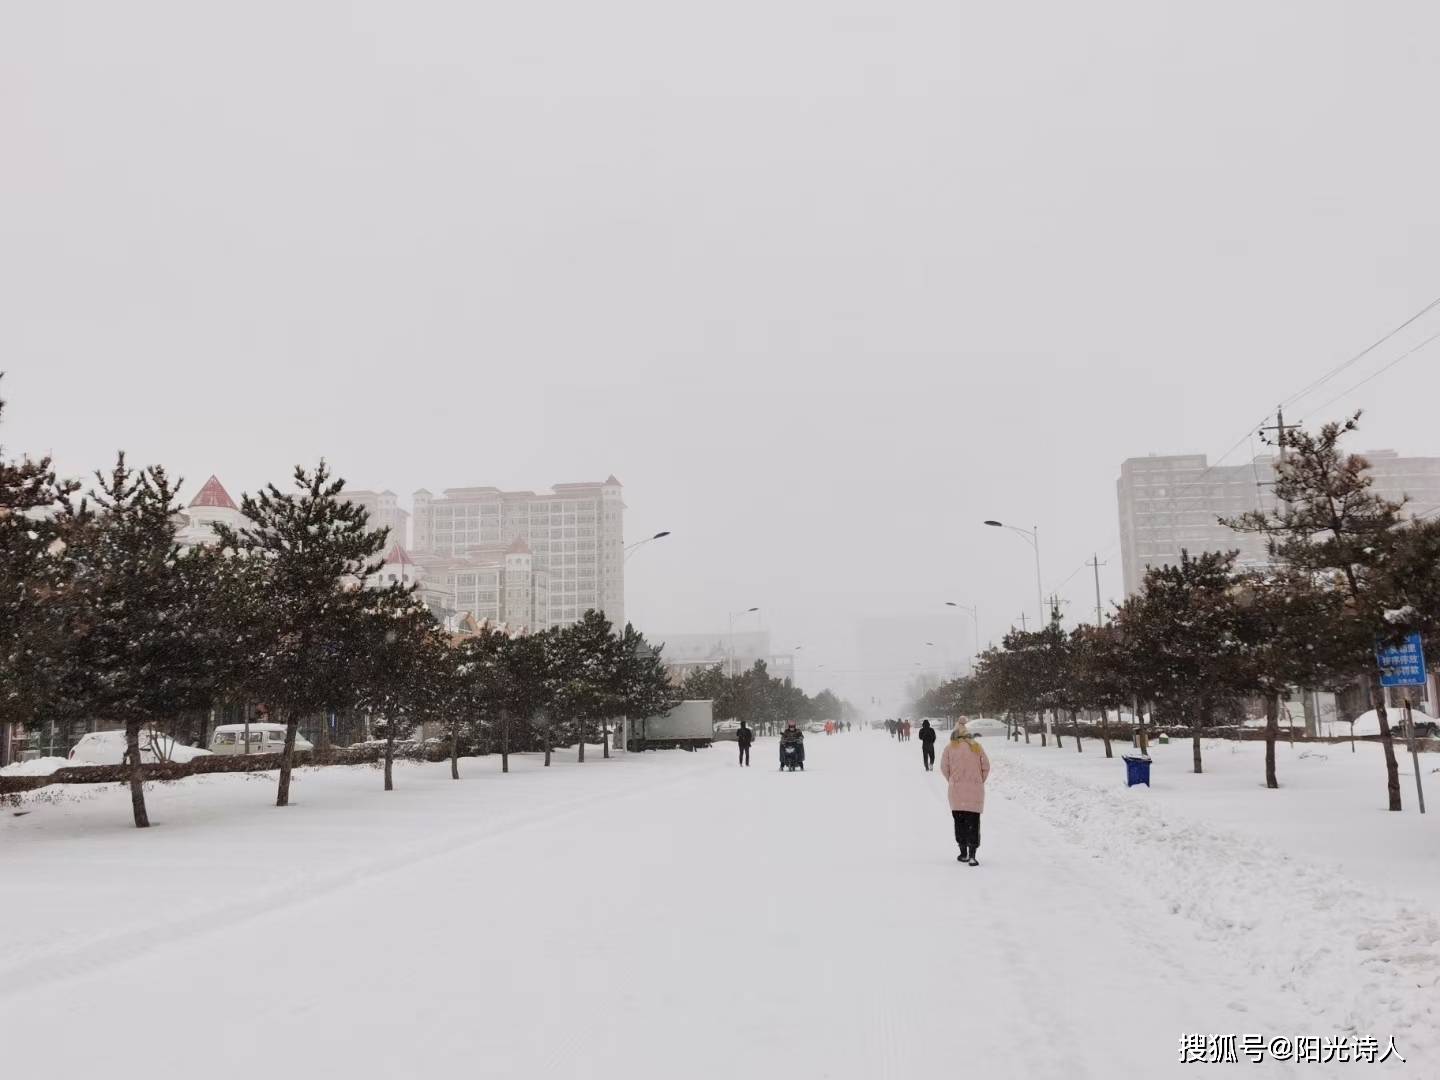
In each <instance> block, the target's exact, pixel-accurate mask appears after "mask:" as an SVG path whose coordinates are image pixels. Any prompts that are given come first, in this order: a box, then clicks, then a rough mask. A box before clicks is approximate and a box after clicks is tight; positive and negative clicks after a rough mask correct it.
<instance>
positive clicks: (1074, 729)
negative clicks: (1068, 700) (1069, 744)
mask: <svg viewBox="0 0 1440 1080" xmlns="http://www.w3.org/2000/svg"><path fill="white" fill-rule="evenodd" d="M1070 731H1071V733H1072V734H1073V735H1074V736H1075V752H1076V753H1077V754H1083V753H1084V752H1085V746H1084V744H1082V743H1081V742H1080V714H1079V712H1077V711H1076V710H1075V709H1071V710H1070Z"/></svg>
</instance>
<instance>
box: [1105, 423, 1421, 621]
mask: <svg viewBox="0 0 1440 1080" xmlns="http://www.w3.org/2000/svg"><path fill="white" fill-rule="evenodd" d="M1360 456H1361V457H1363V458H1365V459H1366V460H1367V461H1368V462H1369V463H1370V466H1371V469H1370V475H1371V476H1372V477H1374V490H1375V492H1376V493H1377V494H1380V495H1383V496H1385V497H1386V498H1389V499H1395V500H1397V501H1398V500H1401V499H1408V502H1407V505H1406V512H1407V513H1409V514H1423V513H1426V512H1427V511H1429V510H1433V509H1436V508H1437V507H1440V457H1401V456H1400V455H1399V454H1398V453H1396V452H1395V451H1394V450H1367V451H1365V452H1363V453H1362V454H1361V455H1360ZM1275 460H1276V459H1275V456H1274V455H1270V454H1267V455H1262V456H1260V457H1256V458H1255V459H1254V460H1253V461H1249V462H1246V463H1245V464H1243V465H1217V466H1215V467H1213V468H1212V467H1210V466H1209V465H1208V464H1207V463H1206V458H1205V455H1204V454H1166V455H1160V454H1152V455H1150V456H1149V457H1138V458H1128V459H1127V460H1126V461H1124V462H1123V463H1122V464H1121V466H1120V479H1119V480H1118V481H1117V482H1116V494H1117V497H1118V501H1119V508H1120V550H1121V556H1122V559H1123V563H1124V579H1125V592H1126V595H1129V594H1131V593H1134V592H1136V591H1137V590H1138V589H1139V588H1140V586H1141V584H1142V582H1143V581H1144V580H1145V571H1146V570H1147V569H1148V568H1149V567H1151V566H1164V565H1173V564H1174V563H1176V562H1179V560H1180V552H1181V550H1182V549H1183V550H1186V551H1189V552H1190V553H1191V554H1198V553H1199V552H1202V551H1232V550H1238V551H1239V552H1240V560H1239V561H1240V563H1241V565H1243V566H1252V567H1255V566H1263V565H1265V563H1266V561H1267V558H1268V556H1267V554H1266V550H1265V539H1264V537H1263V536H1259V535H1256V534H1254V533H1239V532H1235V531H1234V530H1233V529H1230V528H1228V527H1226V526H1224V525H1222V524H1220V519H1221V518H1232V517H1237V516H1239V515H1240V514H1243V513H1245V512H1246V511H1249V510H1271V509H1273V508H1274V505H1275V497H1274V494H1273V486H1272V485H1273V482H1274V480H1275Z"/></svg>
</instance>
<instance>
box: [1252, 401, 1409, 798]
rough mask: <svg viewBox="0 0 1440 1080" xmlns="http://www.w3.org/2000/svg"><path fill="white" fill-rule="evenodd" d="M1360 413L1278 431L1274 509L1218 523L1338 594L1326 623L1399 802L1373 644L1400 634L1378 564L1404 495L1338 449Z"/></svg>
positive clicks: (1383, 564) (1388, 547)
mask: <svg viewBox="0 0 1440 1080" xmlns="http://www.w3.org/2000/svg"><path fill="white" fill-rule="evenodd" d="M1359 419H1360V414H1359V413H1356V414H1355V415H1354V416H1353V417H1351V418H1350V419H1349V420H1347V421H1345V422H1343V423H1339V422H1336V423H1329V424H1325V425H1324V426H1323V427H1321V429H1320V431H1319V432H1318V433H1311V432H1307V431H1304V430H1299V429H1297V430H1292V431H1287V432H1285V433H1284V436H1283V438H1282V440H1281V448H1282V449H1283V450H1284V451H1285V454H1284V456H1283V457H1282V458H1281V460H1280V461H1279V462H1277V464H1276V467H1275V468H1276V480H1275V489H1274V490H1275V498H1276V500H1277V503H1276V507H1275V509H1274V510H1272V511H1268V512H1262V511H1253V512H1251V513H1249V514H1245V515H1243V516H1241V517H1239V518H1236V519H1234V520H1232V521H1229V522H1227V524H1228V525H1230V526H1231V527H1232V528H1235V529H1238V530H1241V531H1248V532H1259V533H1263V534H1265V536H1266V538H1267V540H1268V547H1269V550H1270V556H1271V558H1272V559H1273V560H1274V561H1275V563H1276V564H1277V565H1279V566H1282V567H1284V568H1286V569H1287V570H1288V571H1289V572H1291V573H1294V574H1296V575H1300V576H1303V577H1305V578H1307V579H1309V580H1310V581H1312V582H1314V583H1316V584H1317V585H1321V586H1327V587H1330V588H1334V589H1336V590H1338V591H1339V592H1340V594H1341V596H1342V597H1343V599H1344V603H1345V618H1344V619H1343V620H1341V622H1340V623H1338V624H1336V625H1333V626H1331V627H1328V628H1326V629H1327V632H1330V633H1334V634H1337V635H1343V636H1344V638H1345V640H1346V641H1347V642H1349V643H1350V645H1351V649H1350V663H1349V668H1350V671H1351V673H1352V675H1354V676H1358V677H1360V678H1363V679H1364V681H1365V683H1366V685H1367V686H1368V688H1369V691H1370V704H1371V707H1372V708H1374V710H1375V712H1376V715H1377V716H1378V717H1379V720H1380V743H1381V745H1382V747H1383V748H1384V753H1385V774H1386V791H1387V794H1388V797H1389V807H1390V809H1391V810H1399V809H1400V808H1401V802H1400V766H1399V762H1398V761H1397V760H1396V757H1395V742H1394V739H1393V737H1392V735H1391V731H1390V722H1389V718H1388V716H1387V714H1386V709H1385V691H1384V688H1383V687H1382V686H1381V684H1380V667H1379V664H1378V662H1377V661H1376V658H1375V648H1376V646H1377V645H1378V644H1381V643H1384V642H1387V641H1392V640H1394V639H1395V638H1396V637H1397V636H1398V635H1399V634H1400V633H1401V632H1402V628H1401V627H1400V626H1399V625H1397V624H1396V623H1395V622H1393V621H1391V620H1389V619H1387V618H1386V613H1387V611H1390V610H1392V609H1393V608H1394V607H1395V606H1396V604H1395V600H1396V597H1395V594H1394V592H1393V589H1392V582H1391V581H1390V580H1389V579H1388V578H1387V574H1386V571H1387V567H1388V566H1389V564H1390V561H1391V558H1392V556H1393V554H1394V552H1395V548H1396V544H1397V540H1398V534H1399V532H1400V530H1399V526H1400V525H1401V522H1402V518H1401V511H1402V510H1403V509H1404V503H1403V502H1394V501H1392V500H1390V499H1386V498H1383V497H1382V496H1380V495H1377V494H1376V493H1375V492H1374V490H1372V487H1371V484H1372V480H1371V477H1370V465H1369V462H1367V461H1366V460H1365V459H1364V458H1363V457H1360V456H1358V455H1355V454H1349V453H1346V452H1345V451H1344V450H1343V449H1342V448H1341V445H1340V443H1341V440H1342V439H1343V438H1344V437H1345V436H1346V435H1347V434H1349V433H1350V432H1352V431H1354V430H1355V429H1356V428H1357V426H1358V425H1359Z"/></svg>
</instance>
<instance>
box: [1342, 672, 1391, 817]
mask: <svg viewBox="0 0 1440 1080" xmlns="http://www.w3.org/2000/svg"><path fill="white" fill-rule="evenodd" d="M1370 700H1371V701H1372V702H1374V703H1375V716H1376V718H1377V719H1379V721H1380V745H1381V746H1383V747H1384V748H1385V786H1386V789H1387V790H1388V792H1389V795H1390V809H1391V810H1399V809H1400V808H1401V807H1400V763H1399V762H1398V761H1396V760H1395V740H1394V738H1392V737H1391V735H1390V718H1389V716H1387V715H1386V713H1385V688H1384V687H1383V686H1381V685H1380V671H1379V669H1378V668H1377V669H1376V670H1374V671H1372V672H1370ZM1351 730H1352V731H1353V730H1354V728H1353V726H1352V728H1351Z"/></svg>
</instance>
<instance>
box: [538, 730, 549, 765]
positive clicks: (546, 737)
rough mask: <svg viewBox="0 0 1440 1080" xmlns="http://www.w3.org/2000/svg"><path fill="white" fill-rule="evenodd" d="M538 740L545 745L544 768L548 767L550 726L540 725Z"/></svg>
mask: <svg viewBox="0 0 1440 1080" xmlns="http://www.w3.org/2000/svg"><path fill="white" fill-rule="evenodd" d="M540 739H541V741H542V742H543V743H544V744H545V768H547V769H548V768H549V767H550V725H549V724H548V723H545V724H541V725H540Z"/></svg>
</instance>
